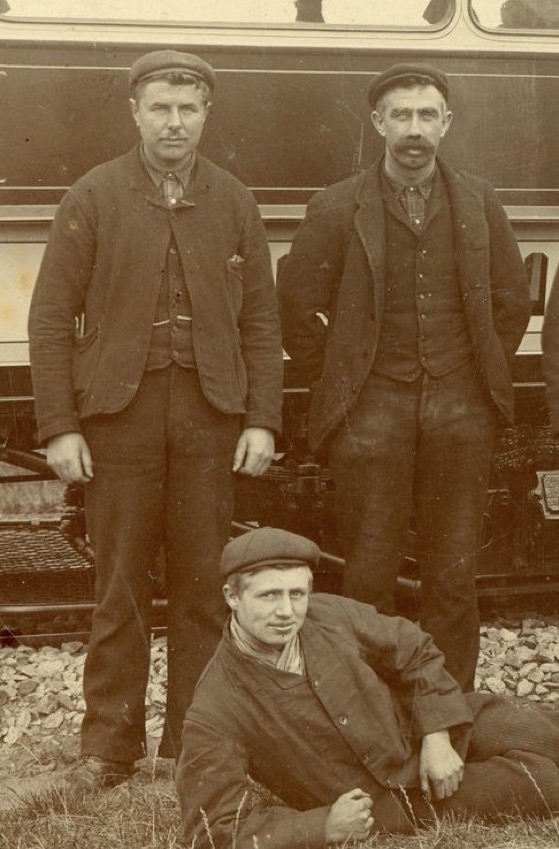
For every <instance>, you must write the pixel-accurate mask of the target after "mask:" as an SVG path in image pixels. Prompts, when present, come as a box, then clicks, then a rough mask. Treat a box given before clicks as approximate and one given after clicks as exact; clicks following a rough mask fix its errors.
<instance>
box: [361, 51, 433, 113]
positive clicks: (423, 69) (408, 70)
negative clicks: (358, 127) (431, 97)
mask: <svg viewBox="0 0 559 849" xmlns="http://www.w3.org/2000/svg"><path fill="white" fill-rule="evenodd" d="M410 77H422V78H424V79H425V80H426V81H427V85H429V84H430V85H434V86H435V88H438V90H439V91H440V93H441V94H442V95H443V97H444V99H445V100H447V99H448V79H447V76H446V74H443V72H442V71H439V70H438V69H437V68H433V66H432V65H425V64H423V63H422V62H401V63H398V64H397V65H392V66H391V67H390V68H387V69H386V71H383V72H382V73H381V74H378V76H376V77H373V79H372V80H371V82H370V83H369V91H368V98H369V103H370V105H371V106H376V104H377V101H378V99H379V98H380V97H381V95H383V94H385V93H386V92H387V91H390V89H393V88H398V87H399V86H401V85H402V84H403V85H406V83H407V82H408V81H409V78H410Z"/></svg>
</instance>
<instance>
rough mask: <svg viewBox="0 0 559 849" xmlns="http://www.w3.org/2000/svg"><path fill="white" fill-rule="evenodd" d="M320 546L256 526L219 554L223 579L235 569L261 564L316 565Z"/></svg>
mask: <svg viewBox="0 0 559 849" xmlns="http://www.w3.org/2000/svg"><path fill="white" fill-rule="evenodd" d="M319 558H320V549H319V547H318V545H316V543H314V542H312V541H311V540H310V539H307V538H306V537H301V536H299V535H298V534H292V533H291V532H290V531H284V530H282V529H281V528H258V529H257V530H255V531H249V532H248V533H246V534H242V535H241V536H240V537H237V538H236V539H234V540H232V541H231V542H229V543H228V544H227V545H226V546H225V548H224V549H223V555H222V557H221V574H222V575H223V577H224V578H225V579H227V578H228V577H229V576H230V575H232V574H233V573H235V572H248V571H252V570H253V569H258V568H260V567H263V566H311V567H312V566H317V565H318V561H319Z"/></svg>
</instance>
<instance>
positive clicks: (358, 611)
mask: <svg viewBox="0 0 559 849" xmlns="http://www.w3.org/2000/svg"><path fill="white" fill-rule="evenodd" d="M363 616H366V617H376V616H378V614H377V611H376V609H375V608H374V607H373V606H372V605H370V604H362V603H361V602H358V601H354V600H353V599H351V598H345V597H344V596H340V595H334V594H333V593H313V594H312V595H311V597H310V600H309V609H308V612H307V618H308V620H309V621H312V622H314V623H315V624H317V625H321V626H324V627H327V628H332V627H335V628H345V629H347V630H348V631H353V624H354V622H355V619H356V617H357V618H361V617H363Z"/></svg>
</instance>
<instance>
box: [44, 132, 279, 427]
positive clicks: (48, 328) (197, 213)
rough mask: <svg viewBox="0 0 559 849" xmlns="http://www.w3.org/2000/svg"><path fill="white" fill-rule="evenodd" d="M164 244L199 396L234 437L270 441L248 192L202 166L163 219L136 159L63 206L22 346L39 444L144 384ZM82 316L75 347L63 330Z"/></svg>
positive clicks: (265, 310)
mask: <svg viewBox="0 0 559 849" xmlns="http://www.w3.org/2000/svg"><path fill="white" fill-rule="evenodd" d="M171 233H173V234H174V236H175V239H176V242H177V246H178V249H179V252H180V259H181V263H182V266H183V269H184V274H185V279H186V283H187V286H188V289H189V294H190V298H191V301H192V309H193V316H194V322H193V344H194V351H195V356H196V364H197V368H198V374H199V378H200V383H201V386H202V390H203V392H204V395H205V396H206V398H207V400H208V401H209V402H210V403H211V404H212V405H213V406H214V407H216V408H217V409H218V410H220V411H221V412H223V413H225V414H231V415H235V414H241V415H243V416H244V423H245V426H261V427H268V428H271V429H273V430H276V431H279V430H280V428H281V387H282V353H281V341H280V329H279V319H278V316H277V302H276V295H275V289H274V283H273V277H272V273H271V267H270V258H269V251H268V245H267V240H266V235H265V231H264V227H263V224H262V221H261V219H260V215H259V212H258V208H257V205H256V203H255V201H254V199H253V198H252V196H251V194H250V192H249V191H248V190H247V189H246V188H245V187H244V186H243V185H242V184H241V183H240V182H239V181H238V180H236V179H235V178H234V177H233V176H232V175H231V174H229V173H228V172H226V171H224V170H222V169H221V168H218V167H217V166H215V165H213V163H211V162H209V161H208V160H206V159H205V158H204V157H202V156H198V157H197V165H196V168H195V173H194V175H193V179H192V182H191V186H190V187H189V189H188V191H187V193H186V195H185V197H184V198H183V200H182V201H180V202H179V204H177V207H176V208H175V209H174V210H169V209H168V208H167V206H166V204H165V203H164V201H163V199H161V198H159V197H158V196H157V193H156V189H155V187H154V185H153V182H152V180H151V178H150V177H149V176H148V175H147V174H146V173H145V171H144V170H143V168H142V166H141V163H140V158H139V149H138V148H135V149H133V150H131V151H129V152H128V153H127V154H125V155H124V156H121V157H119V158H118V159H115V160H112V161H111V162H107V163H104V164H103V165H100V166H98V167H97V168H94V169H93V170H92V171H90V172H89V173H88V174H86V175H85V176H84V177H83V178H82V179H80V180H79V181H78V182H77V183H76V184H75V185H74V186H73V187H72V188H71V189H70V190H69V192H68V193H67V194H66V196H65V197H64V199H63V201H62V203H61V205H60V208H59V210H58V213H57V215H56V218H55V221H54V224H53V228H52V231H51V235H50V238H49V241H48V244H47V247H46V250H45V254H44V257H43V261H42V264H41V268H40V271H39V275H38V279H37V283H36V286H35V291H34V294H33V298H32V303H31V310H30V318H29V336H30V352H31V368H32V377H33V387H34V393H35V402H36V414H37V421H38V425H39V434H40V438H41V440H43V441H44V440H47V439H48V438H49V437H51V436H55V435H57V434H60V433H65V432H69V431H77V430H79V420H80V419H81V418H86V417H89V416H94V415H97V414H100V413H103V414H106V413H108V414H110V413H115V412H117V411H119V410H121V409H123V408H124V407H125V406H126V405H127V404H128V403H129V402H130V400H131V399H132V398H133V397H134V394H135V393H136V390H137V388H138V386H139V383H140V381H141V379H142V375H143V373H144V368H145V363H146V358H147V352H148V348H149V343H150V339H151V334H152V325H153V320H154V316H155V311H156V304H157V298H158V293H159V290H160V284H161V274H162V272H163V269H164V267H165V256H166V252H167V249H168V246H169V240H170V237H171ZM82 315H83V333H79V334H78V335H77V336H76V320H77V319H79V317H80V316H82Z"/></svg>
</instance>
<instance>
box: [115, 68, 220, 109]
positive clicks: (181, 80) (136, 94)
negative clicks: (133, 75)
mask: <svg viewBox="0 0 559 849" xmlns="http://www.w3.org/2000/svg"><path fill="white" fill-rule="evenodd" d="M161 80H163V81H164V82H167V83H170V84H171V85H176V86H179V85H191V86H193V87H194V88H195V89H196V90H197V91H199V92H201V94H202V96H203V98H204V101H205V103H206V104H207V103H209V102H210V100H211V90H210V87H209V85H208V84H207V82H206V81H205V80H203V79H202V78H201V77H199V76H197V75H195V74H190V73H189V72H188V71H163V72H162V73H161V74H154V75H153V76H152V77H147V78H145V79H140V80H139V81H138V82H137V83H135V85H134V86H133V87H132V92H131V95H132V98H133V99H134V100H135V101H136V103H137V102H138V101H139V99H140V98H141V96H142V93H143V91H144V89H145V88H146V86H148V85H149V84H150V83H153V82H156V81H157V82H161Z"/></svg>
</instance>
